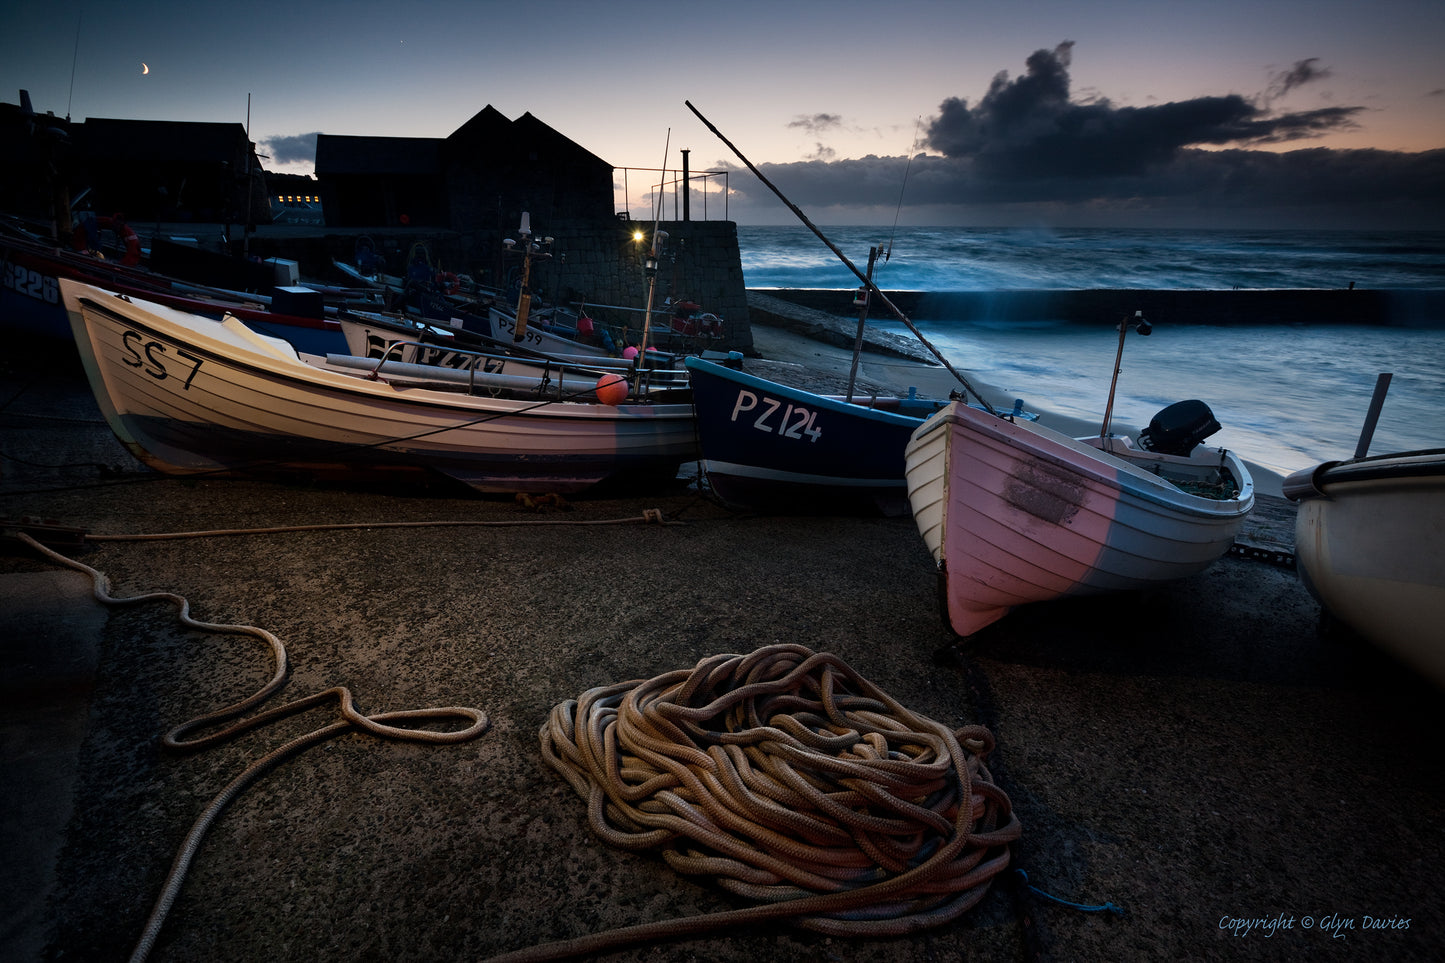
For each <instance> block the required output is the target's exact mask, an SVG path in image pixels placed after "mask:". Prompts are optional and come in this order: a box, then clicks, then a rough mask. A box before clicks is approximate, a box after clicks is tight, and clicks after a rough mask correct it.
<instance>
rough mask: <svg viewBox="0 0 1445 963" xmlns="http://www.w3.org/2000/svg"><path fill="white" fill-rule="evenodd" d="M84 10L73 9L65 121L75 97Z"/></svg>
mask: <svg viewBox="0 0 1445 963" xmlns="http://www.w3.org/2000/svg"><path fill="white" fill-rule="evenodd" d="M84 12H85V10H84V9H83V8H82V9H77V10H76V11H75V51H74V52H73V53H72V54H71V55H70V93H69V94H68V95H67V96H66V99H65V122H66V123H69V122H70V102H71V101H73V100H74V99H75V65H76V64H78V63H79V62H80V16H81V14H83V13H84Z"/></svg>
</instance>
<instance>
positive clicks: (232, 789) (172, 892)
mask: <svg viewBox="0 0 1445 963" xmlns="http://www.w3.org/2000/svg"><path fill="white" fill-rule="evenodd" d="M17 537H18V538H19V539H20V540H21V541H22V542H24V543H25V544H27V545H29V546H30V547H31V548H33V549H35V550H36V551H38V552H40V554H42V555H44V556H45V557H46V558H49V559H50V560H52V561H54V562H55V563H57V564H59V565H63V566H65V567H67V568H72V569H74V570H76V571H77V572H83V573H85V574H86V575H89V576H90V578H91V583H92V586H93V589H92V592H93V594H94V596H95V598H96V599H97V600H98V601H100V602H104V603H105V604H107V605H117V606H119V605H133V604H137V603H140V602H152V601H165V602H170V603H172V604H173V605H175V606H176V608H177V610H178V614H177V618H178V619H179V620H180V622H181V623H182V624H183V625H186V626H188V627H190V628H193V629H200V630H203V631H210V632H223V633H231V634H237V635H250V636H254V637H256V638H259V639H261V640H262V641H263V642H265V643H266V644H267V646H268V647H269V648H270V650H271V657H272V662H273V665H274V671H273V672H272V675H271V679H270V681H268V682H267V683H266V684H265V685H263V686H262V687H261V688H260V689H258V690H256V691H255V692H254V693H252V694H251V695H250V696H247V697H246V698H245V699H242V700H241V701H239V702H236V703H234V704H232V705H230V706H227V707H225V708H224V709H218V710H216V711H214V712H210V713H207V714H205V715H202V716H199V717H197V718H195V719H192V720H190V721H189V722H185V723H182V724H181V725H178V726H176V727H175V728H174V729H172V730H171V731H170V732H167V733H166V734H165V735H164V736H163V737H162V739H161V743H162V745H164V746H165V748H167V749H169V750H171V751H173V752H194V751H197V750H200V749H205V748H208V747H210V746H214V745H217V744H219V743H221V742H225V741H227V740H229V739H233V738H235V737H236V736H239V735H240V734H241V733H243V732H248V731H250V730H251V729H255V728H258V727H260V726H263V725H266V724H268V723H271V722H275V721H276V720H278V719H282V718H285V717H287V716H291V715H295V714H296V713H298V712H303V711H305V710H307V709H311V708H313V707H315V706H317V705H320V704H322V703H324V702H328V701H330V700H332V699H335V700H337V703H338V708H339V710H340V715H341V717H342V718H341V721H338V722H333V723H331V724H330V725H327V726H323V727H321V728H320V729H316V730H314V731H312V732H309V733H307V734H305V735H302V736H298V737H297V738H295V739H292V740H291V741H290V742H287V743H286V744H285V745H283V746H280V747H278V748H276V749H273V750H272V751H271V752H269V753H267V754H266V755H265V756H263V757H262V758H260V759H258V760H257V761H256V762H254V763H252V764H251V765H250V766H248V767H247V768H246V769H245V770H244V771H243V772H242V773H241V774H240V775H239V776H237V777H236V778H235V779H233V780H232V781H231V782H230V784H228V785H227V786H226V787H225V788H224V789H222V790H221V792H219V793H218V794H217V795H216V796H215V798H213V799H212V800H211V802H210V803H209V804H208V805H207V806H206V808H205V810H204V811H202V813H201V815H200V816H198V817H197V818H196V821H195V822H194V823H193V824H192V826H191V830H190V832H189V833H187V834H186V838H185V841H184V842H183V843H182V844H181V847H180V849H179V850H178V851H177V852H176V856H175V859H174V861H173V862H172V864H171V868H170V871H169V872H168V873H167V874H166V880H165V884H164V886H163V887H162V888H161V893H160V896H158V897H157V898H156V902H155V904H154V905H153V907H152V909H151V914H150V917H149V918H148V919H147V920H146V925H145V929H144V931H143V932H142V934H141V937H140V939H139V940H138V941H137V942H136V946H135V949H134V950H133V951H132V953H131V957H130V959H131V963H141V961H143V960H145V959H146V958H147V957H148V956H149V955H150V952H151V950H152V949H153V948H154V947H155V942H156V939H157V938H158V937H159V936H160V931H161V926H162V925H163V924H164V923H165V920H166V916H167V915H168V914H169V913H170V909H171V907H172V905H174V903H175V901H176V897H177V896H179V895H180V891H181V885H182V884H183V883H184V882H185V877H186V874H187V872H188V871H189V870H190V866H191V863H192V862H193V861H194V860H195V856H196V853H197V852H198V851H199V850H200V847H201V841H202V840H203V839H204V837H205V835H206V832H207V831H208V830H209V829H210V828H211V825H212V824H213V823H214V822H215V821H216V819H217V818H218V817H219V816H220V815H221V812H222V811H223V810H224V809H225V808H226V807H227V806H228V805H230V804H231V802H232V801H234V800H235V799H236V797H237V796H239V795H240V794H241V792H242V791H243V790H244V789H245V788H246V787H247V786H249V785H250V784H251V783H253V782H255V781H256V780H257V779H259V778H260V777H261V776H262V775H264V774H265V773H267V772H269V771H270V770H271V769H274V768H275V767H276V766H277V765H279V764H280V763H281V762H283V761H284V760H286V759H287V758H289V757H291V756H293V755H295V754H296V753H298V752H300V751H301V750H303V749H307V748H309V747H311V746H314V745H317V744H319V743H322V742H325V741H326V740H327V739H331V738H333V737H335V736H339V735H341V734H342V733H344V732H348V731H351V730H353V729H355V730H360V731H362V732H366V733H370V734H371V735H374V736H379V737H382V738H387V739H396V740H402V741H411V742H429V743H440V744H447V743H458V742H466V741H468V740H470V739H475V738H476V737H478V736H480V735H481V734H482V733H484V732H486V731H487V729H488V728H489V727H490V725H491V722H490V721H489V719H488V718H487V714H486V713H485V712H483V711H481V710H480V709H472V708H468V707H464V706H445V707H436V708H428V709H404V710H400V711H396V712H378V713H375V714H373V715H369V716H368V715H364V714H362V713H361V712H360V711H358V710H357V708H356V706H355V703H354V701H353V699H352V695H351V691H350V690H349V689H347V688H346V687H344V686H335V687H333V688H330V689H326V690H324V691H322V692H317V693H314V694H312V695H309V696H305V697H303V698H301V699H297V700H295V701H293V702H289V703H287V704H286V705H283V706H278V707H277V708H274V709H270V710H268V711H266V712H263V713H260V714H259V715H255V716H252V717H250V718H249V719H241V720H240V721H238V722H234V723H232V724H231V725H229V726H227V727H226V728H225V729H222V730H220V731H219V732H214V733H212V734H210V735H206V736H195V737H192V736H191V735H190V734H191V733H192V732H193V731H195V730H197V729H203V728H206V727H208V726H213V725H217V724H219V723H222V722H225V721H227V720H230V719H235V718H237V717H238V716H241V715H243V714H244V713H246V712H248V711H250V710H251V709H253V708H255V707H256V706H258V705H260V704H261V703H263V702H265V701H266V700H267V699H269V698H270V697H271V696H272V695H273V694H275V692H276V691H277V690H279V689H280V688H281V687H282V686H284V685H285V684H286V674H287V669H286V666H287V660H286V647H285V646H284V645H282V643H281V640H280V639H278V638H277V637H276V636H275V635H273V634H272V633H270V632H268V631H266V630H265V629H262V628H259V627H257V626H254V625H229V624H224V623H219V622H203V621H201V620H199V619H195V618H192V617H191V614H190V603H189V602H188V601H187V600H186V599H185V598H184V597H183V596H180V595H176V594H174V593H172V592H147V593H145V594H143V595H133V596H127V597H124V598H120V597H116V596H113V595H111V594H110V580H109V579H108V578H106V576H105V575H104V574H103V573H101V572H99V571H97V570H96V569H93V568H91V567H90V566H89V565H86V564H85V563H83V562H77V561H76V560H75V559H72V558H68V557H66V556H64V555H61V554H60V553H59V552H56V551H54V550H53V549H50V548H47V547H46V546H44V545H42V544H40V543H39V542H37V541H36V540H35V539H33V538H31V537H30V536H29V535H27V534H26V533H24V532H21V533H20V534H19V535H18V536H17ZM438 720H453V721H461V722H464V723H467V725H466V726H465V728H462V729H454V730H448V731H437V730H432V729H414V728H411V726H412V725H418V724H422V723H428V722H435V721H438Z"/></svg>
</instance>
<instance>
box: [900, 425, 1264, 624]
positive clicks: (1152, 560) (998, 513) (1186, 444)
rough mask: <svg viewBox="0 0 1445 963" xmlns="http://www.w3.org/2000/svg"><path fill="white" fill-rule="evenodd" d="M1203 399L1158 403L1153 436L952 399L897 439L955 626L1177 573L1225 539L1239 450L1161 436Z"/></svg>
mask: <svg viewBox="0 0 1445 963" xmlns="http://www.w3.org/2000/svg"><path fill="white" fill-rule="evenodd" d="M1200 404H1201V403H1199V402H1181V405H1184V406H1187V407H1185V408H1182V409H1181V408H1180V406H1176V405H1171V406H1170V407H1169V408H1166V409H1164V411H1163V412H1161V413H1160V415H1159V416H1156V418H1155V420H1154V422H1151V426H1150V429H1149V430H1148V432H1153V436H1152V437H1153V438H1154V439H1155V441H1154V443H1155V446H1156V447H1155V450H1150V449H1149V448H1146V447H1143V446H1142V445H1141V444H1136V443H1135V442H1134V441H1132V440H1130V439H1129V438H1126V437H1120V436H1115V435H1112V434H1103V433H1101V435H1100V436H1098V437H1091V438H1082V439H1076V438H1071V437H1069V436H1068V435H1065V434H1063V433H1061V432H1058V431H1054V430H1053V429H1050V428H1047V427H1044V426H1042V425H1039V424H1033V423H1029V422H1024V421H1017V420H1012V419H1010V418H1008V417H1001V416H997V415H994V414H990V413H989V412H986V411H982V410H979V409H976V408H971V407H968V406H966V405H963V404H959V403H956V402H955V403H953V404H950V405H949V406H948V407H947V408H945V409H944V410H942V411H940V412H939V413H938V414H936V415H933V416H932V417H930V418H929V419H928V420H927V421H925V422H924V423H923V425H922V426H921V427H920V428H919V429H918V430H917V431H916V432H914V434H913V438H912V440H911V441H910V442H909V445H908V449H907V453H906V460H907V477H908V497H909V501H910V503H911V504H912V507H913V514H914V519H915V521H916V522H917V524H918V530H919V532H920V533H921V534H922V535H923V539H924V541H925V543H926V544H927V545H928V549H929V551H930V552H931V553H932V554H933V558H934V561H935V563H936V564H937V566H938V571H939V573H940V578H941V582H942V588H943V592H944V595H945V600H946V609H947V613H948V619H949V622H950V624H951V625H952V626H953V629H954V631H956V632H957V633H958V634H959V635H963V636H968V635H972V634H973V633H975V632H978V631H979V630H980V629H982V628H984V627H985V626H987V625H989V624H991V623H993V622H995V621H996V620H998V619H1000V618H1002V617H1003V616H1004V615H1005V614H1007V613H1008V612H1009V610H1010V609H1012V608H1014V607H1015V606H1019V605H1024V604H1026V603H1029V602H1040V601H1046V600H1049V599H1055V598H1060V597H1063V596H1070V595H1083V594H1090V593H1096V592H1108V591H1122V590H1129V589H1140V588H1146V587H1149V586H1153V585H1157V584H1159V583H1163V582H1167V581H1171V580H1175V579H1181V578H1185V577H1187V576H1190V575H1193V574H1195V573H1197V572H1199V571H1201V570H1203V569H1205V568H1207V567H1208V566H1209V565H1210V564H1211V563H1213V562H1214V561H1215V560H1216V559H1218V558H1219V557H1220V556H1222V555H1223V554H1224V553H1225V552H1227V551H1228V550H1229V547H1230V545H1231V544H1232V543H1233V541H1234V536H1235V534H1236V533H1237V532H1238V531H1239V529H1240V526H1241V525H1242V524H1243V522H1244V518H1245V516H1246V515H1247V514H1248V513H1249V511H1250V509H1251V508H1252V507H1253V505H1254V483H1253V480H1252V479H1251V478H1250V475H1249V472H1248V470H1247V469H1246V468H1245V466H1244V463H1243V462H1242V461H1241V460H1240V459H1239V458H1238V457H1236V456H1235V455H1234V454H1232V453H1231V452H1229V451H1226V450H1224V449H1220V448H1209V447H1203V446H1199V445H1197V444H1196V443H1195V441H1196V439H1197V437H1198V433H1191V432H1188V431H1186V432H1184V434H1183V437H1182V439H1181V440H1179V441H1175V440H1174V439H1173V438H1170V439H1169V440H1168V441H1167V442H1163V441H1161V440H1160V439H1161V438H1162V437H1163V436H1165V435H1177V434H1179V433H1178V432H1175V431H1173V430H1171V429H1172V428H1173V427H1174V426H1175V425H1177V424H1179V423H1180V421H1181V418H1180V417H1179V416H1182V417H1183V419H1186V420H1187V421H1189V422H1192V421H1193V420H1194V418H1195V413H1196V411H1197V409H1195V408H1194V406H1195V405H1200ZM1206 410H1207V408H1206ZM1211 420H1212V416H1211ZM1215 427H1217V424H1216V425H1215ZM1150 437H1151V436H1149V435H1148V433H1147V432H1146V433H1141V438H1143V439H1144V441H1145V442H1146V443H1147V442H1149V440H1150ZM1164 449H1167V450H1164ZM1171 452H1178V453H1171Z"/></svg>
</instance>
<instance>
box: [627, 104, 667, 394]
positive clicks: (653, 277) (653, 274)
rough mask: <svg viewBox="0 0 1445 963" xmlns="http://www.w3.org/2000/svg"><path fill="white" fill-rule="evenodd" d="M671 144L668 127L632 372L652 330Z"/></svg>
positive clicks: (643, 356) (642, 358) (642, 356)
mask: <svg viewBox="0 0 1445 963" xmlns="http://www.w3.org/2000/svg"><path fill="white" fill-rule="evenodd" d="M671 146H672V128H671V127H669V128H667V137H666V138H665V139H664V140H663V142H662V176H661V178H659V180H658V182H657V196H656V197H655V198H654V199H653V205H652V251H651V253H649V254H648V256H647V260H646V261H645V262H644V264H643V269H644V270H645V271H646V272H647V313H645V314H644V315H643V316H642V345H641V346H640V347H639V348H638V349H637V357H636V359H634V362H633V364H634V368H633V370H634V372H635V371H636V370H637V369H638V368H641V367H642V365H643V364H644V363H645V359H646V357H647V336H648V334H649V332H651V330H652V301H653V298H654V297H656V295H657V265H658V258H659V256H660V255H661V253H662V241H663V239H664V238H666V237H667V234H666V232H663V231H660V230H658V225H659V224H660V223H661V222H662V189H663V187H664V186H665V185H666V183H667V150H668V148H669V147H671Z"/></svg>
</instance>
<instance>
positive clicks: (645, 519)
mask: <svg viewBox="0 0 1445 963" xmlns="http://www.w3.org/2000/svg"><path fill="white" fill-rule="evenodd" d="M683 524H685V523H684V522H679V521H673V520H671V519H668V518H666V517H665V516H664V515H663V513H662V510H661V509H658V508H645V509H643V511H642V514H641V515H632V516H628V517H626V518H575V519H574V518H515V519H489V520H484V519H458V520H451V521H447V520H432V521H417V522H317V523H314V524H307V525H273V526H268V527H264V528H218V529H211V530H209V531H196V532H152V533H146V534H136V535H123V534H122V535H91V534H87V535H86V536H85V540H86V541H87V542H156V541H164V540H167V539H177V538H216V537H221V536H231V535H277V534H285V533H291V532H342V531H351V530H356V529H368V528H516V527H520V526H532V525H683Z"/></svg>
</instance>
